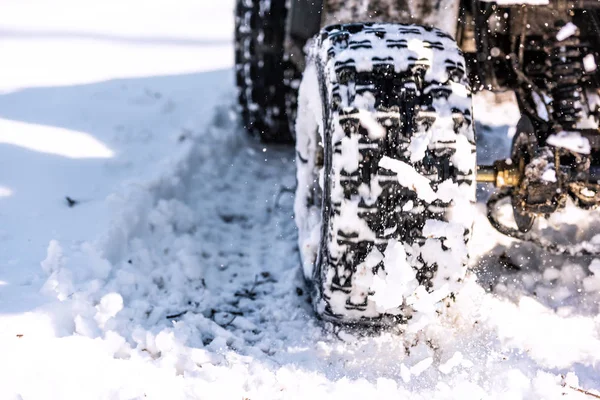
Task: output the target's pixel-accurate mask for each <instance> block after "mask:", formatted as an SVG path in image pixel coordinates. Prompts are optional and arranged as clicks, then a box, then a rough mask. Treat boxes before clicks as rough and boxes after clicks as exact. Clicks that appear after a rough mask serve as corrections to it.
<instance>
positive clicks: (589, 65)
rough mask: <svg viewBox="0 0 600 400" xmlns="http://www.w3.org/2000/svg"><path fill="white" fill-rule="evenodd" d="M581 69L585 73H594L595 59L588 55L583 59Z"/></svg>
mask: <svg viewBox="0 0 600 400" xmlns="http://www.w3.org/2000/svg"><path fill="white" fill-rule="evenodd" d="M583 68H584V69H585V71H586V72H594V71H595V70H596V68H597V66H596V57H595V56H594V54H592V53H590V54H587V55H586V56H585V57H583Z"/></svg>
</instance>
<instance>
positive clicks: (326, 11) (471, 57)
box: [235, 0, 600, 325]
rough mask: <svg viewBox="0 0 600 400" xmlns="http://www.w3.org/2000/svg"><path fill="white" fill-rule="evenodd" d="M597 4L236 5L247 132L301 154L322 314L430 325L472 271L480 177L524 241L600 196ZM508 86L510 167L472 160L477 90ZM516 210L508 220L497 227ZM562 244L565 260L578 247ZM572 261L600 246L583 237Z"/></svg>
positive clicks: (310, 257) (301, 203)
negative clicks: (516, 113)
mask: <svg viewBox="0 0 600 400" xmlns="http://www.w3.org/2000/svg"><path fill="white" fill-rule="evenodd" d="M599 11H600V2H599V1H598V0H521V1H519V0H516V1H512V0H502V1H499V2H487V1H480V0H436V1H432V0H370V1H368V0H238V3H237V8H236V31H235V43H236V47H235V52H236V53H235V58H236V78H237V86H238V88H239V104H240V109H241V113H242V119H243V123H244V125H245V127H246V128H247V130H248V131H249V132H250V133H252V134H254V135H257V136H259V137H260V138H261V139H262V140H263V141H265V142H292V141H295V146H296V166H297V179H298V186H297V189H296V200H295V205H294V211H295V218H296V222H297V225H298V233H299V246H300V253H301V259H302V265H303V271H304V275H305V277H306V279H307V281H308V282H309V283H310V285H311V288H312V299H313V304H314V307H315V309H316V311H317V313H318V315H319V316H321V317H322V318H323V319H326V320H330V321H335V322H343V323H358V324H372V325H388V324H396V323H398V322H405V321H407V320H409V319H413V320H415V319H419V318H415V317H422V316H425V315H431V314H435V313H436V312H437V311H439V309H440V308H441V307H443V306H444V305H445V304H449V303H450V302H451V301H452V299H453V297H454V294H455V293H456V292H457V291H458V290H459V288H460V286H461V283H462V282H463V280H464V277H465V273H466V264H467V261H468V250H467V243H468V241H469V237H470V235H471V232H472V225H473V211H472V209H471V207H472V206H473V203H474V202H475V188H476V183H477V182H488V183H493V184H494V185H495V186H496V187H497V188H498V190H497V191H496V192H495V193H494V194H493V195H492V196H490V198H489V200H488V203H487V206H488V218H489V220H490V222H491V224H492V225H493V226H494V227H495V228H496V229H497V230H498V231H500V232H501V233H503V234H506V235H509V236H511V237H515V238H517V239H521V240H529V241H533V242H535V243H536V244H538V245H540V246H543V247H544V248H545V249H546V250H549V251H555V252H564V251H567V250H566V249H562V248H560V247H559V246H557V245H554V244H552V243H546V242H544V240H543V239H541V238H539V237H538V236H535V235H533V234H532V232H531V229H532V226H533V224H534V222H535V220H536V219H538V218H544V217H547V216H549V215H550V214H552V213H554V212H556V211H557V210H559V209H561V208H563V207H564V206H565V204H566V202H567V199H571V200H572V201H573V202H575V204H576V205H577V206H579V207H583V208H593V207H595V206H597V205H598V204H599V201H600V185H598V180H600V152H599V150H600V134H599V132H598V128H599V126H598V121H599V116H600V115H599V106H600V97H599V91H598V89H599V88H600V86H599V72H598V70H597V67H596V61H597V60H598V56H599V55H598V51H599V49H600V12H599ZM481 90H491V91H497V92H502V91H513V92H514V94H515V95H516V99H517V102H518V105H519V108H520V111H521V118H520V120H519V121H518V122H517V121H515V122H517V124H516V133H515V135H514V138H513V142H512V150H511V157H510V159H506V160H498V161H496V162H495V163H494V164H493V165H477V163H476V141H475V138H476V136H475V132H474V119H473V114H472V101H471V99H472V94H473V92H477V91H481ZM503 200H507V201H510V203H511V204H512V210H513V215H514V223H513V225H512V226H511V225H506V224H504V223H502V222H501V221H500V220H499V218H498V217H497V215H496V213H497V209H498V205H499V203H500V202H501V201H503ZM571 251H572V250H571ZM576 251H577V252H579V253H582V252H587V253H597V252H599V251H600V248H598V245H597V244H593V243H584V244H581V245H580V246H579V247H578V248H577V249H576Z"/></svg>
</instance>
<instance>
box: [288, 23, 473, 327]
mask: <svg viewBox="0 0 600 400" xmlns="http://www.w3.org/2000/svg"><path fill="white" fill-rule="evenodd" d="M315 42H316V43H315V46H314V49H313V51H312V53H311V54H310V56H309V63H308V67H307V70H306V71H305V75H304V77H303V81H302V84H301V86H300V95H299V109H298V119H297V122H296V132H297V140H296V143H297V144H296V150H297V158H296V162H297V168H298V173H297V177H298V189H297V193H296V204H295V211H296V221H297V223H298V228H299V245H300V249H301V255H302V261H303V267H304V273H305V277H306V278H307V280H308V281H309V282H310V283H311V285H312V287H313V290H312V292H313V303H314V305H315V309H316V311H317V313H318V314H319V315H320V316H321V317H322V318H324V319H327V320H332V321H338V322H345V323H367V324H378V325H381V324H389V323H396V322H399V321H400V322H405V321H407V320H409V319H411V318H413V317H414V316H415V315H416V314H418V313H420V314H421V315H425V314H428V315H431V314H432V313H433V314H435V311H436V310H439V308H440V306H441V304H442V302H443V301H444V300H446V299H449V298H452V297H453V295H454V293H456V291H457V290H458V289H459V288H460V286H461V283H462V281H463V279H464V276H465V273H466V264H467V261H468V252H467V247H466V244H467V241H468V239H469V237H470V235H471V228H472V223H473V218H472V214H473V213H472V211H471V206H472V203H473V202H474V201H475V166H476V161H475V141H474V140H475V139H474V132H473V125H472V118H471V117H472V116H471V93H470V89H469V86H468V80H467V79H468V78H467V76H466V73H465V63H464V59H463V56H462V53H461V52H460V50H459V49H458V47H457V45H456V43H455V42H454V40H452V39H451V38H450V37H449V36H448V35H446V34H445V33H443V32H441V31H439V30H437V29H429V28H425V27H421V26H417V25H400V24H347V25H336V26H331V27H328V28H325V29H324V30H323V31H322V32H321V34H320V36H319V37H318V38H317V39H316V41H315Z"/></svg>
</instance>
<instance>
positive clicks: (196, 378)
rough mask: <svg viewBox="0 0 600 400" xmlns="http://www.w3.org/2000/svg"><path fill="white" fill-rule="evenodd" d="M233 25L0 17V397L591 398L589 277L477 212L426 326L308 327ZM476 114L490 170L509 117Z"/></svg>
mask: <svg viewBox="0 0 600 400" xmlns="http://www.w3.org/2000/svg"><path fill="white" fill-rule="evenodd" d="M232 9H233V2H232V1H231V0H227V1H220V2H213V1H208V0H180V1H177V2H165V1H161V0H151V1H143V2H142V1H138V0H131V1H127V2H123V1H116V0H114V1H107V2H91V1H74V0H59V1H55V2H52V4H50V3H49V2H43V1H40V0H26V1H17V0H6V1H4V2H3V5H2V13H0V55H1V56H2V62H1V63H0V354H2V357H1V358H0V398H2V399H83V398H85V399H93V398H98V399H142V398H154V399H195V398H198V399H200V398H202V399H204V398H214V399H224V398H235V399H240V398H249V399H266V398H286V399H287V398H306V397H308V396H312V397H313V398H340V399H352V398H368V397H367V396H371V397H373V396H377V397H378V398H387V397H390V398H393V397H400V396H402V397H409V398H423V399H432V398H444V399H445V398H456V399H471V398H473V399H481V398H502V399H518V398H527V399H540V398H546V399H552V398H561V399H564V398H587V399H591V398H594V397H593V396H594V395H593V394H592V393H600V391H599V390H600V317H599V315H600V309H599V308H600V307H599V300H600V261H599V260H593V259H591V258H589V257H588V258H565V257H557V256H551V255H548V254H544V253H542V252H541V251H540V250H539V249H536V248H534V247H532V246H529V245H522V244H519V243H514V242H512V241H510V240H508V239H506V238H504V237H501V236H500V235H498V234H496V233H495V232H494V231H493V230H492V228H491V227H490V226H489V224H488V223H487V221H486V220H485V216H484V212H485V206H484V204H483V203H480V204H478V208H477V210H476V211H477V218H478V219H477V224H476V228H475V238H474V240H473V242H472V246H471V247H472V254H473V258H472V269H473V271H474V274H473V277H472V278H471V279H470V281H469V283H468V284H467V286H466V288H465V290H464V292H463V293H462V294H461V295H460V296H459V297H458V299H457V304H456V306H455V307H452V308H451V309H450V310H449V311H448V313H447V315H446V316H445V317H444V318H443V319H442V320H441V321H440V323H439V324H436V325H434V326H430V327H428V328H427V329H424V330H417V329H413V330H411V331H408V332H401V329H398V330H392V331H386V332H379V333H375V334H371V335H361V334H360V333H359V332H352V331H341V330H339V329H338V328H335V327H332V326H328V325H324V324H322V323H321V322H320V321H318V320H316V319H315V317H314V315H313V313H312V310H311V308H310V305H309V304H308V302H307V295H306V290H305V288H304V284H303V281H302V279H301V274H300V271H299V258H298V253H297V249H296V243H295V241H296V230H295V224H294V221H293V218H292V217H293V212H292V203H293V197H292V196H293V194H292V189H293V187H294V184H295V182H294V179H295V178H294V173H295V171H294V168H295V167H294V162H293V158H294V152H293V149H291V148H287V147H282V148H278V147H271V146H269V147H265V146H262V145H260V144H258V143H256V142H255V141H253V140H250V139H248V138H246V137H245V135H244V133H243V132H242V131H241V130H240V128H239V127H238V125H237V122H236V121H235V117H234V114H232V112H231V108H232V105H233V104H234V102H235V97H234V88H233V82H232V81H233V79H232V77H233V74H232V70H231V65H232V53H233V52H232V46H231V43H230V42H231V36H232V30H233V19H232ZM476 112H477V115H478V118H479V119H480V120H481V121H482V123H483V124H482V125H480V126H479V128H480V129H479V134H480V142H479V144H480V151H479V155H480V159H481V160H483V161H489V160H491V159H492V158H494V157H498V156H505V155H506V152H507V149H508V143H509V140H508V136H509V134H510V129H511V128H510V127H511V126H512V125H514V122H515V121H516V116H515V115H516V114H515V109H514V106H512V105H511V104H510V103H509V102H503V103H498V104H495V103H494V102H493V101H491V100H490V99H489V98H488V99H485V98H479V99H478V102H477V109H476ZM479 194H480V195H481V199H482V200H483V199H484V198H485V196H486V190H485V188H480V193H479ZM67 196H68V197H69V198H70V199H72V200H75V202H76V203H75V204H72V206H71V207H70V206H69V203H68V201H67V200H66V197H67ZM598 220H600V218H598V216H597V215H592V216H590V215H589V214H585V213H582V212H578V211H577V210H570V211H568V212H566V213H563V214H561V215H558V216H556V217H555V219H554V221H553V222H563V223H564V224H562V225H560V227H559V228H558V229H559V231H552V232H549V234H550V235H554V237H556V239H557V240H562V241H564V242H568V241H574V240H577V239H585V238H589V237H590V236H591V235H593V234H595V233H598V232H597V231H595V229H596V230H597V229H598V228H597V226H598V224H597V221H598ZM595 222H596V223H595ZM548 229H549V230H552V225H550V227H549V228H548ZM577 389H581V390H587V391H589V393H587V394H586V393H583V392H581V391H578V390H577Z"/></svg>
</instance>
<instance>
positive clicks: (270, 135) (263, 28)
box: [235, 0, 299, 142]
mask: <svg viewBox="0 0 600 400" xmlns="http://www.w3.org/2000/svg"><path fill="white" fill-rule="evenodd" d="M286 15H287V9H286V0H270V1H267V0H238V1H237V4H236V18H235V65H236V83H237V87H238V101H239V104H240V108H241V114H242V120H243V123H244V126H245V128H246V129H247V130H248V132H250V133H251V134H252V135H256V136H259V137H260V138H261V139H262V140H263V141H265V142H290V141H292V140H293V131H292V129H290V128H291V126H292V125H291V122H292V121H294V120H295V113H296V110H295V106H296V96H297V90H296V89H294V86H295V81H297V80H298V79H299V74H298V71H296V69H295V68H294V66H293V64H292V63H291V62H289V61H288V60H286V59H285V55H284V46H283V42H284V38H285V21H286Z"/></svg>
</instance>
